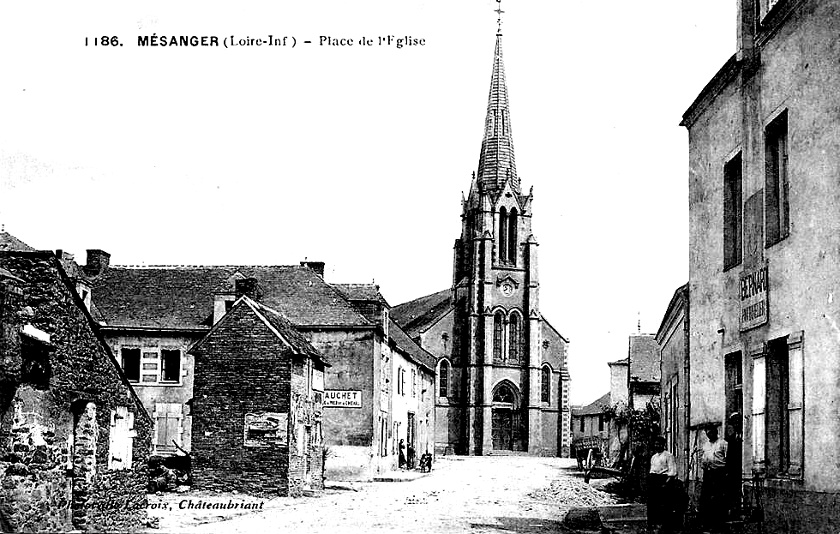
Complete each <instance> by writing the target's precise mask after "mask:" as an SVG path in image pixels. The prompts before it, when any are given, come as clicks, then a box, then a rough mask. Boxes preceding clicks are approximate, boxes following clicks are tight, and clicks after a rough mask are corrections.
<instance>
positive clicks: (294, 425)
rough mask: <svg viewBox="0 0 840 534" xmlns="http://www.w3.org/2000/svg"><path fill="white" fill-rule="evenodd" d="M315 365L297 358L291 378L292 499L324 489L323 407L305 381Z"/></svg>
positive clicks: (290, 478) (290, 465)
mask: <svg viewBox="0 0 840 534" xmlns="http://www.w3.org/2000/svg"><path fill="white" fill-rule="evenodd" d="M311 365H312V362H310V361H309V360H304V359H303V358H299V357H296V358H295V359H294V362H293V365H292V375H291V379H292V382H291V395H292V399H291V411H290V416H291V417H290V419H291V420H290V422H289V429H290V435H289V455H290V457H289V475H288V478H289V495H300V494H301V493H302V492H303V490H306V489H323V488H324V471H323V451H324V438H323V427H322V411H323V410H322V403H320V402H316V400H315V398H316V396H317V395H316V394H315V393H314V392H311V391H310V389H309V387H308V384H307V379H306V377H307V376H308V375H309V370H308V366H311Z"/></svg>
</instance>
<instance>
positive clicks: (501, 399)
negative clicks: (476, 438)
mask: <svg viewBox="0 0 840 534" xmlns="http://www.w3.org/2000/svg"><path fill="white" fill-rule="evenodd" d="M518 410H519V402H518V397H517V396H516V394H515V393H514V387H513V385H512V384H510V383H509V382H507V381H503V382H502V383H501V384H499V385H498V386H496V389H495V390H494V391H493V421H492V437H493V450H494V451H512V450H515V449H516V441H517V439H518V438H519V435H518V434H519V428H518V426H519V417H518Z"/></svg>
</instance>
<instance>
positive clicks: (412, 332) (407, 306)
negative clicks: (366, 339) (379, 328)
mask: <svg viewBox="0 0 840 534" xmlns="http://www.w3.org/2000/svg"><path fill="white" fill-rule="evenodd" d="M451 307H452V300H451V291H450V290H449V289H444V290H443V291H438V292H437V293H432V294H431V295H426V296H425V297H420V298H418V299H414V300H412V301H409V302H405V303H403V304H400V305H398V306H395V307H393V308H391V318H392V319H394V321H396V322H397V324H399V325H400V327H402V328H403V330H405V332H406V334H408V335H409V336H411V337H412V338H416V337H418V336H419V335H420V334H421V333H422V332H423V331H425V329H426V328H427V327H429V326H430V325H432V324H433V323H434V322H435V321H437V320H438V319H439V318H440V317H441V316H442V315H443V314H445V313H446V312H447V311H449V309H450V308H451Z"/></svg>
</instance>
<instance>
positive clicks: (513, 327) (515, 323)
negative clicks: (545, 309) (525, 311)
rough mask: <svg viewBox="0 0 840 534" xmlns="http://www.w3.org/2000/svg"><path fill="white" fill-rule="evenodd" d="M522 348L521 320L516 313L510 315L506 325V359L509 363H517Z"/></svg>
mask: <svg viewBox="0 0 840 534" xmlns="http://www.w3.org/2000/svg"><path fill="white" fill-rule="evenodd" d="M521 348H522V319H521V318H520V317H519V314H518V313H517V312H512V313H511V314H510V322H509V324H508V358H509V359H510V360H511V361H514V362H515V361H518V360H519V357H520V355H521V352H522V351H521Z"/></svg>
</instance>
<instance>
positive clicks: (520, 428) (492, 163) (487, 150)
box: [393, 33, 571, 456]
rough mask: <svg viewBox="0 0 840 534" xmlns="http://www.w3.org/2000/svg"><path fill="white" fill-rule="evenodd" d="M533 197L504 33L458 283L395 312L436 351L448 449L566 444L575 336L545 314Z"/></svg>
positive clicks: (458, 255)
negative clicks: (508, 79)
mask: <svg viewBox="0 0 840 534" xmlns="http://www.w3.org/2000/svg"><path fill="white" fill-rule="evenodd" d="M533 200H534V196H533V193H532V192H527V193H524V192H523V190H522V183H521V180H520V177H519V175H518V174H517V172H516V163H515V159H514V152H513V140H512V135H511V120H510V108H509V105H508V94H507V87H506V83H505V70H504V64H503V61H502V36H501V33H499V34H497V37H496V47H495V52H494V59H493V69H492V76H491V80H490V97H489V101H488V105H487V117H486V120H485V124H484V139H483V141H482V144H481V153H480V157H479V162H478V172H477V174H474V176H473V180H472V183H471V185H470V191H469V195H468V196H467V198H466V199H463V200H462V205H463V211H462V214H461V220H462V229H461V237H460V238H459V239H457V240H456V241H455V257H454V265H453V282H452V287H451V289H449V290H446V291H441V292H438V293H435V294H432V295H428V296H425V297H421V298H419V299H416V300H413V301H411V302H407V303H405V304H402V305H400V306H397V307H395V308H394V311H393V315H394V318H395V320H396V321H397V323H399V324H400V325H401V326H402V327H403V329H405V331H406V332H407V333H408V334H409V335H410V336H411V337H412V338H413V339H415V340H416V341H417V342H418V343H420V345H422V346H423V347H424V348H425V349H426V350H428V351H429V352H430V353H432V354H434V355H435V357H436V358H437V386H436V388H435V390H436V412H437V429H436V433H437V434H436V442H437V446H438V449H439V451H441V452H448V453H449V452H454V453H456V454H502V453H511V452H521V453H527V454H532V455H551V456H554V455H560V454H566V455H567V454H568V452H569V446H570V444H571V428H570V427H571V418H570V412H569V403H568V392H569V373H568V370H567V360H566V359H567V356H568V355H567V344H568V340H567V339H565V338H564V337H563V336H562V335H560V333H559V332H558V331H557V330H555V329H554V328H553V327H552V326H551V325H550V324H549V323H548V321H547V320H546V319H545V317H543V315H542V314H541V313H540V305H539V287H540V284H539V269H538V267H537V246H538V244H537V240H536V238H535V237H534V235H533V233H532V230H531V221H532V216H533V206H532V204H533Z"/></svg>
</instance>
